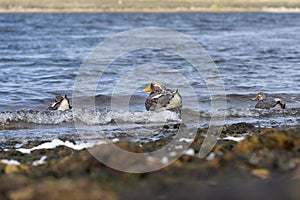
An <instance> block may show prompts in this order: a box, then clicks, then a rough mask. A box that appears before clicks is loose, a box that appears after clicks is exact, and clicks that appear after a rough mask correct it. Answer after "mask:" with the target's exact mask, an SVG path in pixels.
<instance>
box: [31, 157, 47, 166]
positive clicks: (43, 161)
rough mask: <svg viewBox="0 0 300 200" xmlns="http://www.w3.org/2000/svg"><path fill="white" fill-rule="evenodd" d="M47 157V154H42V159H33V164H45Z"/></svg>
mask: <svg viewBox="0 0 300 200" xmlns="http://www.w3.org/2000/svg"><path fill="white" fill-rule="evenodd" d="M46 158H47V156H42V157H41V159H39V160H36V161H33V162H32V165H33V166H38V165H43V164H45V163H46V162H45V160H46Z"/></svg>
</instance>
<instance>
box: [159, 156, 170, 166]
mask: <svg viewBox="0 0 300 200" xmlns="http://www.w3.org/2000/svg"><path fill="white" fill-rule="evenodd" d="M161 163H162V164H164V165H165V164H168V163H169V159H168V157H163V158H162V159H161Z"/></svg>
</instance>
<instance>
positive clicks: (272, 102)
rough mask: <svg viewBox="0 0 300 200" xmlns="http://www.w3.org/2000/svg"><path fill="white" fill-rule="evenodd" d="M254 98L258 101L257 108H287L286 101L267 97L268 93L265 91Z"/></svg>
mask: <svg viewBox="0 0 300 200" xmlns="http://www.w3.org/2000/svg"><path fill="white" fill-rule="evenodd" d="M252 100H253V101H258V102H257V104H256V105H255V108H261V109H285V102H284V101H283V100H282V99H277V98H276V99H273V98H267V95H266V94H265V93H263V92H259V93H258V94H257V95H256V96H255V97H254V98H252Z"/></svg>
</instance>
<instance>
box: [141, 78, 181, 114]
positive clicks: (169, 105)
mask: <svg viewBox="0 0 300 200" xmlns="http://www.w3.org/2000/svg"><path fill="white" fill-rule="evenodd" d="M143 92H150V94H149V96H148V98H147V99H146V101H145V107H146V110H147V111H162V110H170V111H175V112H180V109H181V107H182V98H181V95H180V94H179V92H178V90H176V91H174V90H171V89H168V88H167V87H166V86H165V85H164V84H162V83H161V82H159V81H152V82H151V83H150V84H149V85H148V86H147V87H146V88H145V89H143Z"/></svg>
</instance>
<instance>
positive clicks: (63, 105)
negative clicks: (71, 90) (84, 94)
mask: <svg viewBox="0 0 300 200" xmlns="http://www.w3.org/2000/svg"><path fill="white" fill-rule="evenodd" d="M70 109H72V106H71V105H70V100H69V99H68V97H67V95H65V97H62V96H61V95H57V96H56V97H55V101H54V103H53V104H52V105H51V106H49V107H48V110H70Z"/></svg>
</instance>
